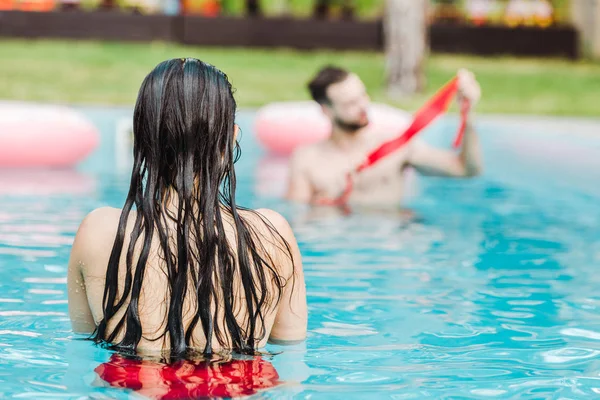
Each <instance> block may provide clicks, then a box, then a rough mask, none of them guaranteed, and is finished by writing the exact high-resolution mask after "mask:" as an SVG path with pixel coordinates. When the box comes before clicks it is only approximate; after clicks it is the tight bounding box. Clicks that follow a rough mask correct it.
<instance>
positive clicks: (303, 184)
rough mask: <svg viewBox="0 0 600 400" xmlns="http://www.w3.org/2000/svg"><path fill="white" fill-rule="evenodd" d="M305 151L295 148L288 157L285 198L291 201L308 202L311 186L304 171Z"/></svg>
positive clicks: (310, 197)
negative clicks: (288, 165)
mask: <svg viewBox="0 0 600 400" xmlns="http://www.w3.org/2000/svg"><path fill="white" fill-rule="evenodd" d="M306 163H307V158H306V152H305V151H303V150H297V151H295V152H294V154H293V155H292V157H291V159H290V167H289V178H288V188H287V192H286V196H285V197H286V198H287V199H288V200H291V201H297V202H301V203H310V201H311V199H312V197H313V188H312V185H311V184H310V180H309V178H308V174H307V171H306Z"/></svg>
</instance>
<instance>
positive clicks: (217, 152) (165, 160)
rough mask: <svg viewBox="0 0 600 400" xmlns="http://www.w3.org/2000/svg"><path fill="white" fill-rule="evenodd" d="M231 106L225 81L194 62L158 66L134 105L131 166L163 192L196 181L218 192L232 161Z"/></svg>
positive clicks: (233, 131)
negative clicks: (141, 170)
mask: <svg viewBox="0 0 600 400" xmlns="http://www.w3.org/2000/svg"><path fill="white" fill-rule="evenodd" d="M235 112H236V102H235V99H234V97H233V91H232V87H231V84H230V83H229V80H228V79H227V76H226V75H225V74H224V73H223V72H221V71H220V70H219V69H217V68H216V67H214V66H212V65H210V64H207V63H204V62H202V61H200V60H197V59H194V58H186V59H183V58H176V59H172V60H168V61H164V62H162V63H160V64H159V65H157V66H156V67H155V68H154V69H153V70H152V72H150V74H148V76H147V77H146V78H145V79H144V81H143V83H142V86H141V88H140V91H139V95H138V98H137V102H136V105H135V112H134V121H133V131H134V138H135V139H134V154H135V157H136V161H138V162H142V163H144V164H145V166H146V168H148V169H149V170H151V172H150V173H151V174H154V175H155V176H156V178H157V181H158V182H157V183H160V184H162V185H164V186H165V187H175V188H177V189H178V190H186V189H187V185H188V184H190V183H192V182H193V181H194V179H196V178H199V180H200V181H201V182H202V183H201V185H203V186H209V185H210V187H212V188H215V187H217V186H218V185H219V184H220V181H221V180H222V179H223V177H224V176H225V175H226V174H227V173H228V172H230V170H231V169H232V164H233V161H234V157H233V154H234V150H235V148H236V147H235V146H236V138H235V136H236V133H237V127H236V126H235V122H234V119H235Z"/></svg>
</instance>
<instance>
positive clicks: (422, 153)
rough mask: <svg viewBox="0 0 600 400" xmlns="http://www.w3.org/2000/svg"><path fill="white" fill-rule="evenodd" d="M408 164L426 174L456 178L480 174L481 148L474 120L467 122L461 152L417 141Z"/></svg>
mask: <svg viewBox="0 0 600 400" xmlns="http://www.w3.org/2000/svg"><path fill="white" fill-rule="evenodd" d="M408 164H410V165H411V166H413V167H415V169H417V171H419V172H420V173H422V174H424V175H433V176H444V177H456V178H460V177H473V176H477V175H480V174H481V170H482V162H481V150H480V147H479V138H478V137H477V134H476V133H475V129H474V128H473V125H472V122H471V121H468V122H467V127H466V130H465V135H464V137H463V146H462V150H461V151H460V153H459V154H456V153H455V152H453V151H450V150H443V149H439V148H435V147H431V146H429V145H427V144H425V143H423V142H415V143H414V146H412V149H411V152H410V154H409V158H408Z"/></svg>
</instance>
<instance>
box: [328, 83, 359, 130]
mask: <svg viewBox="0 0 600 400" xmlns="http://www.w3.org/2000/svg"><path fill="white" fill-rule="evenodd" d="M327 97H328V98H329V101H330V104H328V105H324V106H323V110H324V112H325V114H327V116H329V118H331V120H332V122H333V123H334V124H336V125H337V126H338V127H340V128H342V129H343V130H345V131H349V132H353V131H356V130H358V129H360V128H364V127H365V126H367V125H368V123H369V116H368V113H367V112H368V108H369V103H370V99H369V95H368V94H367V90H366V88H365V85H364V84H363V83H362V81H361V80H360V78H359V77H358V76H357V75H355V74H350V75H348V77H347V78H346V79H344V80H343V81H342V82H339V83H334V84H333V85H330V86H329V87H328V88H327Z"/></svg>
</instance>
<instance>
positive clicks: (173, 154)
mask: <svg viewBox="0 0 600 400" xmlns="http://www.w3.org/2000/svg"><path fill="white" fill-rule="evenodd" d="M235 112H236V102H235V99H234V97H233V91H232V87H231V84H230V82H229V80H228V78H227V76H226V75H225V74H224V73H223V72H221V71H220V70H218V69H217V68H215V67H214V66H212V65H209V64H206V63H204V62H202V61H200V60H196V59H173V60H168V61H164V62H162V63H161V64H159V65H158V66H157V67H156V68H155V69H154V70H153V71H152V72H151V73H150V74H149V75H148V76H147V77H146V78H145V79H144V82H143V83H142V86H141V89H140V91H139V95H138V99H137V102H136V106H135V111H134V125H133V129H134V146H133V151H134V165H133V172H132V175H131V185H130V188H129V193H128V195H127V199H126V201H125V205H124V207H123V211H122V213H121V218H120V221H119V227H118V232H117V235H116V238H115V241H114V245H113V248H112V252H111V255H110V259H109V262H108V268H107V271H106V281H105V287H104V297H103V311H104V316H103V319H102V321H101V322H100V323H99V325H98V327H97V329H96V331H95V332H94V334H93V335H92V339H93V340H94V341H95V342H96V343H106V344H110V346H112V347H113V348H116V349H121V350H128V351H135V350H136V349H137V345H138V343H139V341H140V340H141V339H142V334H143V330H142V325H141V323H140V317H139V307H138V302H139V298H140V292H141V290H142V287H143V283H144V272H145V270H146V263H147V261H148V258H149V254H150V250H151V243H152V239H153V237H154V235H157V236H158V241H159V243H160V249H159V253H160V255H161V257H162V258H163V262H164V267H165V268H164V272H165V274H166V275H167V278H168V284H169V285H168V288H167V289H166V293H165V294H166V301H167V302H168V313H167V315H166V317H165V319H166V320H165V322H166V323H165V329H164V331H162V332H159V333H158V337H155V338H146V337H144V338H145V339H147V340H159V339H166V338H168V339H169V342H170V349H166V350H170V356H171V357H173V356H182V355H185V354H186V353H188V352H189V351H190V350H194V346H193V343H192V339H193V337H192V335H193V332H194V330H195V329H196V327H197V325H198V324H200V326H201V327H202V330H203V332H204V336H205V338H206V345H205V348H204V350H203V352H204V354H210V353H211V352H212V348H213V343H212V337H213V334H214V335H215V337H216V338H217V340H218V342H219V344H220V345H221V347H223V348H225V349H230V350H233V351H235V352H240V353H253V352H254V351H255V350H256V347H257V345H258V343H259V342H260V340H262V339H263V338H264V336H265V330H264V316H265V313H266V311H267V310H268V309H269V307H274V306H275V305H276V304H277V302H278V301H279V299H280V297H281V291H282V288H283V286H284V285H285V284H286V279H285V278H284V277H282V276H281V275H280V273H278V270H277V268H276V265H275V263H274V262H273V259H272V258H271V257H269V256H268V255H267V252H266V251H265V249H264V247H263V246H262V244H261V242H263V241H265V240H267V241H269V240H270V239H275V240H271V242H270V243H271V244H277V246H278V247H279V249H280V250H281V251H282V253H283V254H285V255H286V257H289V258H290V260H291V252H290V249H289V246H288V245H287V243H286V242H285V240H283V238H282V237H281V236H280V235H279V234H278V233H277V232H276V231H275V229H274V228H273V227H272V226H271V225H269V224H268V223H267V222H266V220H265V219H264V218H262V221H263V222H264V223H265V226H267V227H268V228H269V230H270V232H271V233H273V235H272V237H271V238H265V237H260V236H259V235H258V234H257V231H256V230H255V229H253V227H252V226H250V224H249V223H247V221H246V220H245V219H244V218H243V217H242V216H241V215H240V213H239V212H238V211H239V210H240V209H241V208H240V207H238V206H237V205H236V202H235V188H236V178H235V171H234V168H233V164H234V162H235V161H236V160H237V158H238V157H239V145H238V143H237V142H236V140H235V139H234V130H235V127H234V118H235ZM169 203H171V204H175V205H176V212H172V211H170V210H168V209H167V206H166V205H167V204H169ZM133 206H135V207H136V209H137V214H136V218H135V222H134V225H133V231H132V233H131V236H130V242H129V246H128V248H127V250H126V252H127V253H126V266H125V268H126V271H125V282H124V285H123V286H124V288H123V290H122V293H119V261H120V259H121V254H122V252H123V251H124V249H123V247H124V239H125V232H126V226H127V221H128V218H129V215H130V213H131V210H132V208H133ZM244 210H245V209H244ZM246 211H248V210H246ZM255 215H257V216H258V214H255ZM225 217H227V218H228V219H229V220H230V221H232V222H231V224H232V226H233V228H234V230H235V235H234V236H235V238H234V239H230V240H228V239H227V237H226V234H225V228H224V223H223V219H224V218H225ZM169 224H170V225H171V226H174V227H171V228H169V227H168V225H169ZM263 236H264V235H263ZM138 241H140V242H141V251H140V254H139V258H138V259H137V261H136V262H135V268H133V264H134V248H136V243H138ZM233 246H235V248H233ZM138 248H140V246H138ZM236 280H237V282H241V287H242V289H243V293H234V282H235V281H236ZM190 285H193V287H190ZM189 293H193V296H194V297H195V300H194V302H193V304H195V310H193V312H194V313H193V317H192V319H191V322H190V323H189V326H188V327H187V329H186V328H185V327H184V321H183V319H184V317H183V313H184V310H183V304H184V299H185V297H186V294H189ZM156 295H160V294H158V293H157V294H156ZM240 295H241V296H240ZM160 300H161V298H160V297H159V296H157V300H156V301H157V302H158V301H160ZM126 303H127V304H126ZM122 307H126V310H125V313H124V314H123V316H122V318H120V319H119V320H118V321H115V322H116V323H115V325H114V328H113V329H112V330H110V329H108V327H107V324H108V323H109V322H110V321H111V319H112V318H113V317H115V315H116V314H117V313H118V312H119V310H120V309H121V308H122ZM240 310H245V311H246V312H247V318H245V320H244V321H238V319H237V318H236V314H238V313H239V311H240ZM186 311H187V310H186ZM220 312H222V315H223V316H224V318H220V319H221V320H219V318H218V317H217V316H218V315H219V313H220ZM117 338H120V339H119V341H118V342H116V340H117ZM195 350H196V351H197V350H198V349H195Z"/></svg>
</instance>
